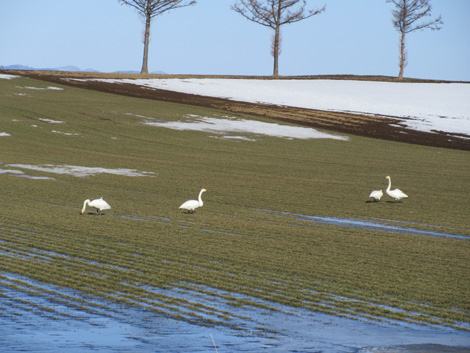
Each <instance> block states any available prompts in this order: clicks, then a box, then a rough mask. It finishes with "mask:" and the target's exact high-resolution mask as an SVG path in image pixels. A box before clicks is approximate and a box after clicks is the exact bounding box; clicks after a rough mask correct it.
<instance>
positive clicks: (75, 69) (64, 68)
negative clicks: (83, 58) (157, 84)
mask: <svg viewBox="0 0 470 353" xmlns="http://www.w3.org/2000/svg"><path fill="white" fill-rule="evenodd" d="M0 69H1V70H29V71H71V72H101V71H99V70H95V69H92V68H88V69H83V70H82V69H80V68H79V67H76V66H72V65H68V66H61V67H54V68H50V67H41V68H38V67H30V66H27V65H19V64H16V65H8V66H0ZM114 73H122V74H138V73H140V71H136V70H119V71H114ZM151 73H152V74H157V75H166V74H167V73H166V72H163V71H155V72H151Z"/></svg>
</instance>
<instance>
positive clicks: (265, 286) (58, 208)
mask: <svg viewBox="0 0 470 353" xmlns="http://www.w3.org/2000/svg"><path fill="white" fill-rule="evenodd" d="M49 86H51V84H47V83H45V82H42V81H35V80H31V79H26V78H16V79H12V80H4V79H2V80H0V135H1V133H2V132H3V133H8V134H9V135H11V136H0V163H1V164H0V180H1V203H0V259H1V261H0V279H1V278H2V277H3V276H4V275H5V274H17V275H23V276H27V277H29V278H31V279H34V280H37V281H41V282H44V283H48V284H53V285H61V286H65V287H68V288H72V289H76V290H80V291H82V292H84V293H88V294H92V295H96V296H98V297H102V298H106V299H112V300H114V301H118V302H122V303H125V304H129V305H137V306H146V308H147V309H148V310H155V311H157V312H164V313H166V314H168V315H171V316H174V317H177V318H182V319H184V320H188V321H192V320H195V321H198V322H204V323H207V324H211V323H217V324H223V325H230V321H231V320H230V317H231V315H232V314H231V313H230V312H218V311H217V309H215V308H211V307H208V306H202V305H198V304H197V303H196V302H193V301H191V300H183V299H177V298H173V297H171V296H169V295H165V294H163V293H159V292H158V291H149V290H148V288H186V289H194V288H197V290H200V291H211V290H215V289H217V290H220V291H221V292H220V293H221V294H220V295H225V296H227V293H239V294H243V295H246V296H248V297H247V298H250V297H251V298H253V301H250V300H249V299H244V300H242V299H240V298H238V297H233V305H234V306H239V305H257V304H256V302H255V300H254V299H255V298H261V299H266V300H268V301H271V302H274V303H282V304H287V305H291V306H295V307H304V308H307V309H311V310H314V311H321V312H326V313H334V314H335V315H344V316H348V317H353V318H360V317H370V318H374V319H379V320H380V319H398V320H403V321H409V322H419V323H423V324H433V323H437V324H443V325H448V326H452V327H457V328H464V326H465V327H468V325H462V324H461V323H468V322H469V321H470V320H469V317H470V287H469V283H470V241H469V239H470V225H469V210H470V182H469V181H470V179H469V175H470V154H469V153H468V152H465V151H458V150H450V149H439V148H432V147H423V146H417V145H409V144H401V143H394V142H387V141H381V140H376V139H367V138H361V137H355V136H350V140H349V141H339V140H331V139H312V140H300V139H281V138H274V137H268V136H261V137H259V138H258V141H234V140H224V139H216V138H212V137H210V134H209V133H206V132H196V131H177V130H171V129H166V128H157V127H150V126H146V125H143V124H142V123H141V122H142V120H143V118H142V116H145V117H151V118H155V119H164V120H167V121H173V120H180V119H183V118H185V117H186V116H188V115H190V114H191V115H198V116H207V117H219V118H221V117H224V116H226V115H227V114H226V113H225V112H223V111H216V110H209V109H203V108H198V107H194V106H188V105H178V104H169V103H162V102H158V101H151V100H143V99H136V98H127V97H124V96H117V95H111V94H105V93H99V92H94V91H88V90H82V89H78V88H71V87H68V86H58V85H54V87H61V88H63V90H51V89H48V90H38V89H31V88H26V87H35V88H47V87H49ZM231 116H233V115H231ZM236 117H239V118H245V119H255V118H254V117H249V116H242V115H240V116H236ZM45 119H46V120H45ZM47 119H48V120H47ZM51 120H53V121H61V122H63V123H60V124H54V123H51ZM265 121H268V120H265ZM18 164H21V165H23V166H22V167H21V166H15V165H18ZM25 165H26V166H43V165H53V166H63V165H72V166H81V167H95V168H98V167H99V168H106V169H132V170H135V171H139V172H147V173H148V174H147V175H146V176H124V175H113V174H107V173H101V174H96V175H91V176H85V177H78V176H74V175H70V174H57V173H50V172H47V171H37V170H31V169H28V168H30V167H28V168H26V167H25ZM7 170H8V171H9V172H7ZM20 172H23V173H24V174H19V173H20ZM150 173H153V174H150ZM386 175H391V176H392V183H393V184H394V185H392V186H394V187H398V188H400V189H401V190H403V191H404V192H406V193H407V194H408V195H409V198H408V199H406V200H404V201H403V202H401V203H394V202H389V200H390V199H387V197H386V196H385V197H384V198H383V199H382V201H381V202H378V203H368V202H366V201H367V200H368V199H367V196H368V195H369V192H370V191H372V190H374V189H379V188H382V189H385V188H386V185H387V184H386V182H387V181H386V180H385V176H386ZM25 176H36V177H37V176H42V177H49V179H33V178H30V177H25ZM50 178H53V179H50ZM201 188H206V189H207V190H208V192H206V193H204V194H203V200H204V207H203V208H201V209H198V210H197V211H196V212H195V213H194V214H186V213H184V212H182V211H181V210H178V207H179V205H180V204H182V203H183V202H184V201H186V200H187V199H193V198H196V197H197V195H198V192H199V190H200V189H201ZM101 196H103V197H104V199H105V200H106V201H108V202H109V203H110V204H111V206H112V210H110V211H108V212H106V214H105V215H103V216H97V215H95V214H92V213H91V211H90V213H87V214H85V215H79V211H80V210H81V208H82V204H83V201H84V200H85V199H94V198H99V197H101ZM298 214H303V215H311V216H320V217H337V218H353V219H361V220H368V221H371V220H380V221H381V222H386V223H389V224H391V225H398V226H401V227H412V228H415V229H419V230H430V231H434V232H441V233H449V234H458V235H464V236H468V237H469V239H457V238H452V237H426V236H420V235H411V234H399V233H389V232H382V231H378V230H367V229H362V228H351V227H345V226H339V225H331V224H318V223H314V222H310V221H307V220H305V219H298V217H296V216H295V215H298ZM8 285H9V286H12V287H15V286H18V284H15V283H14V282H11V283H9V284H8ZM31 290H33V288H32V289H31ZM222 291H223V292H222ZM1 295H2V292H1V288H0V296H1ZM207 316H210V317H211V318H210V319H209V318H207Z"/></svg>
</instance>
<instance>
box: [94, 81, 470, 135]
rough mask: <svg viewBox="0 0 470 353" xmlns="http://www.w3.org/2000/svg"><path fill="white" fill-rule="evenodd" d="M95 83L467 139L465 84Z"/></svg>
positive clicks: (469, 105)
mask: <svg viewBox="0 0 470 353" xmlns="http://www.w3.org/2000/svg"><path fill="white" fill-rule="evenodd" d="M96 81H105V82H112V83H113V82H114V83H130V84H135V85H139V86H144V87H148V88H155V89H164V90H170V91H177V92H183V93H189V94H198V95H203V96H210V97H219V98H226V99H232V100H237V101H244V102H252V103H265V104H273V105H279V106H290V107H298V108H306V109H318V110H327V111H339V112H349V113H360V114H371V115H379V116H380V115H382V116H392V117H399V118H400V119H401V120H402V123H403V124H404V125H405V126H407V127H408V128H410V129H414V130H418V131H425V132H435V131H442V132H446V133H449V134H459V135H460V134H464V135H469V136H470V99H468V97H470V84H465V83H401V82H377V81H352V80H256V79H137V80H132V79H125V80H105V79H100V80H96ZM460 137H461V136H460Z"/></svg>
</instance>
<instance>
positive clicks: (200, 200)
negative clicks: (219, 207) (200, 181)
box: [198, 190, 204, 206]
mask: <svg viewBox="0 0 470 353" xmlns="http://www.w3.org/2000/svg"><path fill="white" fill-rule="evenodd" d="M203 192H204V190H201V191H200V192H199V198H198V200H199V205H201V206H202V204H203V202H202V199H201V196H202V193H203Z"/></svg>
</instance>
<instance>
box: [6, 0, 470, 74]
mask: <svg viewBox="0 0 470 353" xmlns="http://www.w3.org/2000/svg"><path fill="white" fill-rule="evenodd" d="M235 1H236V0H197V2H198V3H197V4H196V5H195V6H191V7H186V8H181V9H177V10H174V11H172V12H168V13H165V14H163V15H161V16H159V17H156V18H155V19H154V21H153V22H152V28H151V30H152V34H151V43H150V53H149V71H150V72H156V71H163V72H165V73H168V74H214V75H223V74H233V75H271V74H272V66H273V58H272V56H271V52H270V46H271V37H272V30H270V29H269V28H267V27H264V26H261V25H258V24H255V23H253V22H250V21H248V20H246V19H245V18H243V17H242V16H241V15H239V14H237V13H236V12H234V11H233V10H231V8H230V6H231V4H233V3H234V2H235ZM307 2H308V4H309V5H310V7H311V8H321V7H322V6H323V5H324V4H326V11H325V12H324V13H322V14H320V15H317V16H314V17H312V18H309V19H306V20H304V21H301V22H298V23H295V24H291V25H285V26H283V27H282V53H281V56H280V58H279V74H280V75H318V74H356V75H389V76H396V75H397V74H398V41H399V36H398V32H396V31H395V29H394V28H393V26H392V23H391V13H390V11H391V9H392V5H391V4H388V3H386V1H385V0H354V1H352V0H308V1H307ZM431 4H432V7H433V11H432V13H433V17H437V16H438V15H442V19H443V21H444V25H443V28H442V29H441V30H440V31H430V30H425V31H418V32H413V33H411V34H410V35H409V36H408V40H407V50H408V66H407V67H406V68H405V76H407V77H415V78H428V79H446V80H464V81H470V21H469V15H470V0H431ZM143 27H144V26H143V21H142V19H141V18H140V17H139V16H138V14H137V12H136V11H135V10H134V9H133V8H131V7H129V6H124V5H120V4H119V2H118V0H21V1H19V0H0V65H3V66H8V65H14V64H21V65H27V66H30V67H35V68H44V67H49V68H57V67H63V66H68V65H73V66H77V67H79V68H80V69H82V70H83V69H89V68H91V69H95V70H98V71H102V72H114V71H120V70H136V71H140V69H141V66H142V53H143V44H142V38H143V29H144V28H143Z"/></svg>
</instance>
